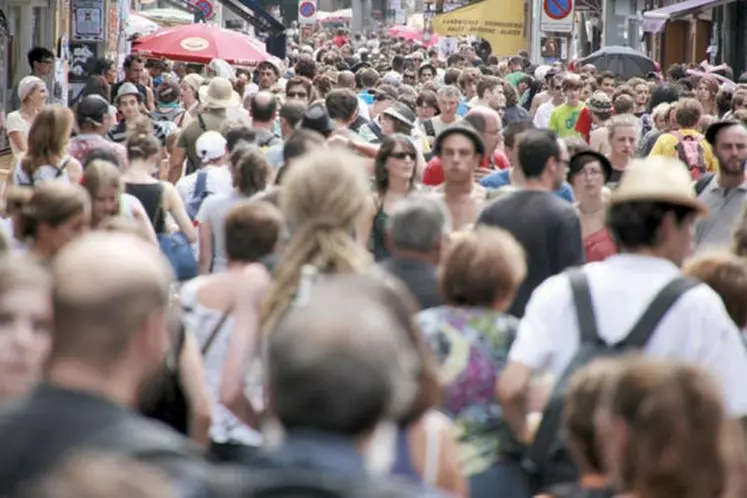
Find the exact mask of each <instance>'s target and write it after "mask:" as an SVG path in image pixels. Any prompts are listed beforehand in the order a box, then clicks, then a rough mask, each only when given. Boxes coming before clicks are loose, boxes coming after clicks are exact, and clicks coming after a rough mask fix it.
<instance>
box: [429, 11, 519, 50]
mask: <svg viewBox="0 0 747 498" xmlns="http://www.w3.org/2000/svg"><path fill="white" fill-rule="evenodd" d="M433 30H434V31H435V32H436V33H438V34H439V35H441V36H448V37H460V36H480V37H482V38H485V39H486V40H487V41H488V42H489V43H490V45H491V47H492V49H493V54H494V55H496V56H498V57H501V56H507V55H514V54H516V52H518V51H519V50H522V49H525V48H526V40H525V38H524V4H523V3H522V2H517V1H515V0H481V1H478V2H474V3H471V4H469V5H466V6H464V7H461V8H459V9H456V10H453V11H451V12H448V13H445V14H438V15H436V17H434V18H433Z"/></svg>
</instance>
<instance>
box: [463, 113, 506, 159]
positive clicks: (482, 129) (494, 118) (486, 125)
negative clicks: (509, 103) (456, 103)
mask: <svg viewBox="0 0 747 498" xmlns="http://www.w3.org/2000/svg"><path fill="white" fill-rule="evenodd" d="M464 121H466V122H467V123H469V124H470V125H471V126H472V127H473V128H474V129H476V130H477V131H478V132H479V133H480V135H482V140H483V142H485V150H486V151H487V152H488V153H492V152H493V150H495V148H496V147H497V146H498V144H499V143H500V140H501V117H500V115H499V114H498V113H497V112H496V111H494V110H493V109H491V108H489V107H484V106H479V107H475V108H473V109H471V110H470V111H469V112H468V113H467V115H466V116H464Z"/></svg>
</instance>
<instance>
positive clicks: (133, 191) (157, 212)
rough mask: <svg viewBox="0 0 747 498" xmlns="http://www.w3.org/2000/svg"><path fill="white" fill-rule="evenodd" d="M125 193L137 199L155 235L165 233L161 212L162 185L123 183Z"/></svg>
mask: <svg viewBox="0 0 747 498" xmlns="http://www.w3.org/2000/svg"><path fill="white" fill-rule="evenodd" d="M125 193H127V194H130V195H131V196H133V197H137V198H138V200H139V201H140V203H141V204H142V205H143V208H144V209H145V212H146V213H147V214H148V219H150V222H151V223H152V224H153V229H154V230H155V231H156V234H161V233H164V232H165V231H166V217H165V214H164V212H163V199H162V198H163V185H161V183H160V182H158V183H125Z"/></svg>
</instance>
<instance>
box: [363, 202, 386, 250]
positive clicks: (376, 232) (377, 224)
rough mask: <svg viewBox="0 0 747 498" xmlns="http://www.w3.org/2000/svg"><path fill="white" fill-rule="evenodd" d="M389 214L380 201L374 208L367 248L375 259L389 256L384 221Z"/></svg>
mask: <svg viewBox="0 0 747 498" xmlns="http://www.w3.org/2000/svg"><path fill="white" fill-rule="evenodd" d="M387 219H389V215H387V214H386V213H385V212H384V204H383V203H382V204H381V205H380V206H379V208H378V209H377V210H376V214H375V215H374V218H373V224H372V226H371V238H370V240H369V241H368V249H369V250H370V251H371V253H373V256H374V260H375V261H377V262H378V261H382V260H384V259H387V258H388V257H389V256H390V252H389V248H388V247H387V245H386V222H387Z"/></svg>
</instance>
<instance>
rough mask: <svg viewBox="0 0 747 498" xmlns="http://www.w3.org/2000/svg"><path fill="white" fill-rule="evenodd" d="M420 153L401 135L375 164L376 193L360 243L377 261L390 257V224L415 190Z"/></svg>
mask: <svg viewBox="0 0 747 498" xmlns="http://www.w3.org/2000/svg"><path fill="white" fill-rule="evenodd" d="M417 158H418V152H417V149H416V148H415V145H414V144H413V143H412V140H411V139H410V138H409V137H408V136H406V135H404V134H401V133H395V134H393V135H389V136H387V137H385V138H384V141H383V142H382V144H381V147H379V151H378V153H377V154H376V159H375V160H374V193H373V194H372V195H371V197H370V198H369V200H368V202H367V203H366V206H365V208H364V212H363V214H362V215H361V218H360V222H359V225H358V240H359V241H360V242H361V243H362V244H365V245H366V246H367V247H368V249H369V250H370V251H371V252H372V253H373V255H374V259H375V260H376V261H381V260H383V259H386V258H388V257H389V248H388V247H387V244H386V222H387V217H388V213H390V212H391V210H392V208H393V207H394V205H395V204H396V203H397V202H398V201H400V200H402V199H403V198H405V197H406V196H407V195H408V194H409V193H410V192H412V191H413V190H414V189H415V175H416V174H417V167H416V165H417Z"/></svg>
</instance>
